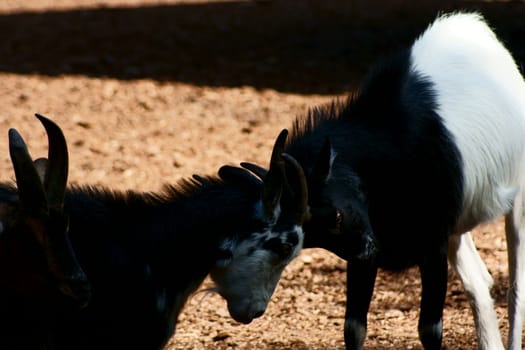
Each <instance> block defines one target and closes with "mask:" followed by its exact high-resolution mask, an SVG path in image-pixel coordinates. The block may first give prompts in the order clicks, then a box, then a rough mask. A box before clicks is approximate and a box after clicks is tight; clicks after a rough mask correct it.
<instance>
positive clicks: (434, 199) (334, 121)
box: [286, 51, 463, 349]
mask: <svg viewBox="0 0 525 350" xmlns="http://www.w3.org/2000/svg"><path fill="white" fill-rule="evenodd" d="M410 65H411V62H410V54H409V51H405V52H402V53H401V54H399V55H398V56H396V57H394V58H393V59H392V60H390V61H388V62H386V63H385V64H383V65H382V66H380V67H379V68H378V69H377V70H376V71H374V72H373V73H372V74H371V75H370V76H369V78H368V79H367V80H366V81H365V83H364V84H363V86H362V88H361V90H360V92H359V93H357V94H356V95H355V96H353V97H351V98H350V99H348V100H347V101H346V102H334V103H332V104H330V105H328V106H325V107H321V108H317V109H313V110H312V111H310V113H309V114H308V115H307V116H306V117H305V118H302V119H297V121H296V122H295V124H294V126H293V130H292V133H291V137H290V139H289V144H288V145H287V147H286V153H288V154H290V155H292V156H293V157H294V158H296V159H297V160H298V161H299V163H300V164H301V165H302V166H303V168H304V171H305V175H306V177H307V181H308V192H309V206H310V213H311V220H310V221H309V222H306V223H305V225H304V229H305V240H304V247H306V248H308V247H322V248H326V249H329V250H331V251H332V252H334V253H335V254H337V255H339V256H340V257H342V258H344V259H347V260H348V261H349V264H348V271H347V308H346V315H345V341H346V346H347V349H361V348H362V346H363V342H364V339H365V338H364V337H365V330H366V314H367V312H368V307H369V304H370V300H371V297H372V293H373V288H374V281H375V278H376V274H377V269H378V268H380V267H381V268H385V269H392V270H399V269H404V268H407V267H410V266H413V265H418V266H419V268H420V271H421V279H422V286H423V288H422V299H421V313H420V319H419V327H418V328H419V332H420V338H421V340H422V343H423V346H424V347H425V349H439V348H440V346H441V337H442V333H441V325H442V321H441V320H442V313H443V306H444V299H445V294H446V285H447V241H448V235H449V234H451V233H452V231H453V228H454V226H455V225H456V222H457V220H458V218H459V215H460V211H461V207H462V200H463V193H462V191H463V174H462V160H461V156H460V153H459V150H458V149H457V147H456V145H455V143H454V140H453V138H452V136H451V134H450V133H449V132H448V130H447V129H446V127H445V126H444V123H443V121H442V119H441V118H440V116H439V115H438V114H437V112H436V110H437V105H436V99H435V90H434V87H433V85H432V82H431V81H429V80H428V79H426V77H423V76H419V75H417V74H415V73H414V72H413V71H411V70H410V68H409V67H410ZM327 145H329V146H330V145H331V147H332V150H333V152H335V154H336V155H335V159H334V160H333V164H332V165H331V166H330V157H329V156H330V153H329V152H327V150H328V148H327Z"/></svg>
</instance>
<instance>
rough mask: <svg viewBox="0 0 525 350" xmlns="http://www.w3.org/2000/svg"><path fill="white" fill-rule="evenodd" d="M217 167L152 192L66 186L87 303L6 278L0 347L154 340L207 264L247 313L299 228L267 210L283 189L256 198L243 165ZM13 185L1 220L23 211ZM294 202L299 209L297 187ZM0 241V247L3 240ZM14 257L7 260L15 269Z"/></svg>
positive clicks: (261, 187) (286, 258)
mask: <svg viewBox="0 0 525 350" xmlns="http://www.w3.org/2000/svg"><path fill="white" fill-rule="evenodd" d="M296 166H297V167H298V168H297V169H298V171H299V170H300V168H299V166H298V165H296ZM66 169H67V168H66ZM219 176H220V177H221V178H219V177H201V176H195V177H194V178H193V179H189V180H182V181H181V182H179V183H178V184H177V185H176V186H168V187H166V188H165V189H164V191H163V192H160V193H140V192H135V191H128V192H114V191H111V190H109V189H107V188H96V187H89V186H73V187H70V188H68V189H67V190H66V192H65V196H64V197H65V198H64V205H63V215H64V217H65V218H66V219H67V220H68V222H69V235H68V238H69V239H70V241H71V246H72V247H73V249H74V253H75V256H76V258H77V259H78V262H79V264H80V266H82V269H83V271H84V272H85V274H86V276H87V278H88V280H89V284H90V286H91V292H92V293H91V298H90V300H89V303H88V304H87V306H86V307H84V308H82V309H79V308H74V307H71V306H70V305H69V304H67V303H62V302H61V300H60V299H58V300H55V301H54V302H53V303H49V304H46V303H42V302H40V301H39V300H38V299H37V298H35V296H33V297H31V298H28V297H27V296H26V295H25V294H23V293H20V292H19V291H16V290H15V291H13V290H12V289H13V288H12V283H11V284H9V283H6V285H5V286H4V285H2V284H0V310H1V312H0V348H2V349H4V348H5V349H25V350H27V349H42V348H52V349H64V350H65V349H68V350H69V349H120V348H122V349H124V348H132V349H150V350H153V349H161V348H162V347H163V346H164V345H165V344H166V342H167V341H168V339H169V338H170V337H171V336H172V335H173V333H174V330H175V326H176V322H177V318H178V316H179V314H180V312H181V310H182V309H183V306H184V304H185V302H186V300H187V298H188V297H189V295H190V294H191V293H192V292H194V291H195V290H196V289H197V288H198V287H199V285H200V284H201V283H202V281H203V280H204V278H205V277H206V276H207V275H208V274H209V273H211V275H212V278H213V279H214V280H215V281H216V284H217V288H216V290H217V291H218V292H219V293H220V294H221V295H222V296H224V298H225V299H226V300H227V302H228V308H229V310H230V314H231V315H232V317H233V318H235V319H236V320H237V321H239V322H243V323H249V322H250V321H251V320H252V319H253V318H255V317H259V316H261V315H262V313H263V311H264V310H265V308H266V306H267V303H268V301H269V298H270V296H271V294H272V292H273V290H274V288H275V286H276V284H277V282H278V280H279V277H280V274H281V272H282V270H283V269H284V267H285V266H286V265H287V264H288V263H289V262H290V260H291V259H293V258H294V257H295V256H297V254H298V253H299V251H300V247H301V246H302V230H301V228H300V227H299V226H297V224H296V223H295V221H294V220H288V219H286V218H285V217H284V216H278V217H277V216H274V215H273V213H274V212H275V210H273V209H272V206H275V205H278V203H279V201H280V198H281V197H282V198H283V199H284V198H286V197H287V196H286V194H284V195H283V196H281V195H279V196H278V197H275V198H276V199H277V200H276V201H272V203H270V204H268V203H266V202H265V199H264V198H263V199H261V192H264V191H266V192H267V188H266V184H265V183H263V182H261V181H259V180H257V179H255V178H254V177H253V176H246V174H244V173H243V172H239V171H238V170H236V169H235V168H233V167H232V168H228V167H224V168H223V169H221V171H220V172H219ZM64 186H65V181H64ZM304 186H306V185H304ZM270 187H271V184H270ZM22 196H23V193H22V192H20V188H19V189H18V191H17V189H15V188H14V187H12V186H10V185H8V184H3V185H0V209H1V208H4V209H8V212H6V213H3V214H4V215H3V216H2V219H4V222H9V221H10V220H13V218H16V217H18V216H19V215H20V213H23V211H24V207H23V206H22V204H23V203H22V202H21V201H20V199H21V197H22ZM263 207H264V208H267V209H268V210H269V211H268V212H264V211H263V210H262V208H263ZM300 208H302V209H301V212H304V211H305V210H306V198H304V200H303V201H302V204H301V206H300ZM270 212H271V213H272V215H271V217H269V216H268V215H269V214H270ZM267 214H268V215H267ZM28 223H31V219H30V218H29V219H24V218H22V224H28ZM275 225H279V228H280V230H279V232H277V233H275V232H274V231H275V230H273V227H274V226H275ZM280 232H283V233H284V235H281V234H280ZM2 243H3V242H2V241H0V253H2V252H3V251H4V250H3V248H5V247H7V246H6V245H2ZM22 248H23V249H22V251H24V249H29V248H30V245H29V244H25V245H24V246H22ZM5 250H6V251H7V249H5ZM1 256H2V255H0V257H1ZM20 268H21V267H20V266H13V267H12V269H13V271H14V272H15V274H16V273H17V272H19V271H20ZM2 271H3V270H1V268H0V272H2ZM260 271H271V274H269V273H268V274H264V273H260ZM42 276H45V275H42ZM2 277H5V275H2V274H0V278H2ZM21 277H22V278H27V276H21ZM252 286H261V287H260V288H257V289H255V290H252ZM37 293H38V291H37ZM38 296H39V295H38V294H37V295H36V297H38ZM48 300H49V298H48Z"/></svg>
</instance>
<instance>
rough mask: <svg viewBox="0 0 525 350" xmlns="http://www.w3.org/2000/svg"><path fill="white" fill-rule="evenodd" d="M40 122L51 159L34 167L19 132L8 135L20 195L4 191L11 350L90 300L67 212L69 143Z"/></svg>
mask: <svg viewBox="0 0 525 350" xmlns="http://www.w3.org/2000/svg"><path fill="white" fill-rule="evenodd" d="M38 117H39V119H40V120H41V121H42V123H43V125H44V126H45V128H46V131H47V133H48V138H49V154H48V159H45V158H40V159H38V160H36V161H35V162H33V161H32V159H31V157H30V156H29V153H28V151H27V148H26V145H25V143H24V140H23V139H22V137H21V136H20V135H19V134H18V132H17V131H16V130H15V129H11V130H10V131H9V150H10V155H11V160H12V163H13V167H14V170H15V177H16V184H17V187H18V191H17V193H15V192H14V191H11V190H10V191H9V192H7V193H6V192H4V189H5V187H2V190H0V192H1V194H0V347H2V348H10V347H7V346H5V345H6V342H7V343H10V341H9V340H8V339H18V340H17V341H18V342H21V344H20V345H21V347H23V344H25V339H27V338H31V337H34V336H38V335H37V334H38V333H39V331H40V330H41V329H42V327H43V326H44V324H45V323H46V322H47V321H48V320H49V319H48V312H49V310H52V309H53V308H55V307H70V308H73V309H76V308H77V307H83V306H85V305H86V304H87V302H88V301H89V298H90V285H89V283H88V281H87V278H86V276H85V274H84V272H83V271H82V269H81V268H80V266H79V264H78V262H77V259H76V256H75V254H74V252H73V250H72V247H71V243H70V241H69V237H68V233H67V231H68V226H67V219H66V218H65V216H64V213H63V201H64V192H65V188H66V182H67V167H68V154H67V148H66V144H65V140H64V139H63V138H61V137H60V136H61V133H60V132H59V133H57V129H56V128H54V124H53V123H51V122H50V121H49V120H47V119H45V118H43V117H41V116H38ZM58 131H59V130H58ZM15 203H16V204H15ZM21 315H25V316H26V317H30V319H31V320H35V321H36V320H38V321H41V322H42V323H37V322H33V324H32V325H31V326H28V322H27V321H29V319H26V320H24V317H23V316H21ZM30 315H36V317H33V316H30ZM43 323H44V324H43ZM2 345H4V346H2Z"/></svg>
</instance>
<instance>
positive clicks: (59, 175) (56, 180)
mask: <svg viewBox="0 0 525 350" xmlns="http://www.w3.org/2000/svg"><path fill="white" fill-rule="evenodd" d="M35 116H36V117H37V118H38V119H39V120H40V122H41V123H42V125H44V128H45V129H46V133H47V139H48V143H49V151H48V159H49V166H48V169H47V172H46V176H45V180H44V188H45V190H46V193H47V199H48V203H49V206H50V207H52V208H56V209H59V210H61V209H62V207H63V206H64V195H65V191H66V184H67V176H68V151H67V143H66V138H65V137H64V134H63V133H62V130H61V129H60V127H59V126H58V125H57V124H55V123H54V122H53V121H51V120H50V119H48V118H46V117H44V116H42V115H40V114H35Z"/></svg>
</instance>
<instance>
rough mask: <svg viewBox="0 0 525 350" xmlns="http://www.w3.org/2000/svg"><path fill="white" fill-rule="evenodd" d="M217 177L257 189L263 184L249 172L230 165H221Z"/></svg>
mask: <svg viewBox="0 0 525 350" xmlns="http://www.w3.org/2000/svg"><path fill="white" fill-rule="evenodd" d="M219 177H220V178H221V179H223V180H226V181H228V180H232V181H239V182H241V183H245V184H250V185H253V186H257V187H260V186H261V185H262V183H263V182H262V180H261V179H259V178H258V177H257V176H255V175H253V174H252V173H250V172H249V171H247V170H245V169H243V168H238V167H235V166H231V165H223V166H222V167H220V169H219Z"/></svg>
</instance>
